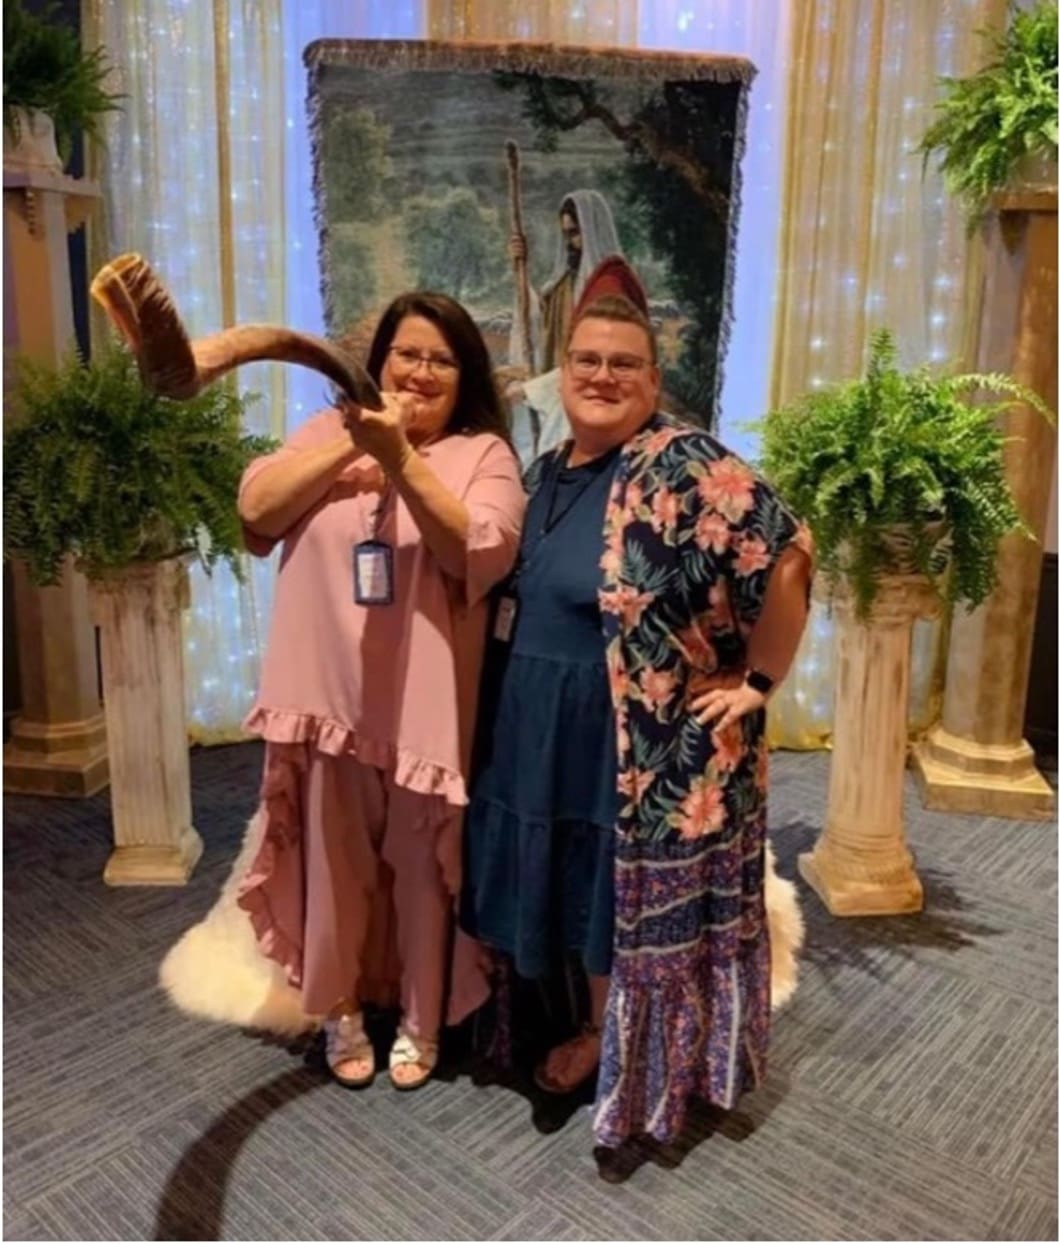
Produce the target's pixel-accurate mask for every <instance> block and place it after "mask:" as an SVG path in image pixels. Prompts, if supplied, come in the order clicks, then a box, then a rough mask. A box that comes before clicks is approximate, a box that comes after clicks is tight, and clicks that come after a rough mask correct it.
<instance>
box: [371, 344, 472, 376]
mask: <svg viewBox="0 0 1060 1244" xmlns="http://www.w3.org/2000/svg"><path fill="white" fill-rule="evenodd" d="M387 353H388V354H390V356H391V357H392V358H393V360H394V363H395V364H396V365H397V366H398V367H399V368H400V369H401V370H402V371H407V372H413V371H415V370H416V368H417V367H419V365H420V364H421V363H422V364H423V365H424V367H426V368H427V370H428V371H429V372H430V373H431V374H432V375H434V376H437V377H438V378H439V380H449V379H451V378H452V377H453V376H455V375H456V373H457V372H458V371H459V370H460V364H459V363H458V362H457V361H456V359H454V358H450V357H449V355H448V354H425V353H424V352H423V351H421V350H413V349H411V348H410V347H409V346H391V347H390V349H389V350H388V351H387Z"/></svg>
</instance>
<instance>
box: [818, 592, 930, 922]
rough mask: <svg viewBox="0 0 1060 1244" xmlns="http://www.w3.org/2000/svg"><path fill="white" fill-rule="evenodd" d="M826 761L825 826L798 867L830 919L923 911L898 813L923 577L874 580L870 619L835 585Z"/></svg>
mask: <svg viewBox="0 0 1060 1244" xmlns="http://www.w3.org/2000/svg"><path fill="white" fill-rule="evenodd" d="M833 608H834V610H835V617H836V642H837V664H836V692H835V697H836V698H835V727H834V731H833V745H832V766H831V773H830V777H829V785H828V811H827V815H826V820H825V827H824V831H823V833H822V834H821V837H820V838H819V839H818V841H817V844H816V846H815V847H814V849H813V851H811V852H807V853H806V854H804V855H800V856H799V872H800V873H801V874H802V876H803V877H804V878H805V880H806V881H808V882H809V884H810V885H811V886H812V887H813V888H814V890H816V892H817V894H818V896H819V897H820V899H821V901H822V902H823V903H824V905H825V906H826V907H827V908H828V910H829V911H830V912H831V913H832V915H833V916H889V915H898V914H900V913H902V912H910V911H920V909H921V908H922V907H923V905H924V892H923V888H922V886H921V884H920V878H919V877H918V876H917V874H916V869H915V868H914V866H913V857H912V855H911V854H910V851H909V848H908V847H907V846H906V841H905V828H904V822H903V816H902V796H903V789H904V777H905V761H906V746H907V727H906V718H907V714H908V701H909V667H910V656H911V645H912V637H913V622H914V621H915V620H916V619H917V618H918V617H930V616H932V615H934V614H935V613H937V612H938V609H939V603H938V597H937V596H936V594H935V591H934V589H933V587H932V585H931V582H930V580H928V579H926V578H923V577H922V576H919V575H894V576H887V577H884V578H883V579H881V581H880V587H879V593H878V595H877V597H876V600H875V601H874V603H873V607H872V613H871V615H870V617H869V619H868V620H867V621H859V619H858V618H857V616H856V615H855V612H854V601H853V599H852V597H851V595H850V593H849V589H848V588H847V586H846V585H845V584H843V583H840V584H839V585H838V587H837V589H836V596H835V598H834V600H833Z"/></svg>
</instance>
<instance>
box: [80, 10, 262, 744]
mask: <svg viewBox="0 0 1060 1244" xmlns="http://www.w3.org/2000/svg"><path fill="white" fill-rule="evenodd" d="M280 9H281V4H280V0H260V2H259V3H256V4H253V5H251V4H241V3H238V0H232V3H228V0H214V2H213V3H204V4H193V5H192V4H186V3H183V2H182V0H90V2H89V3H88V4H87V5H86V11H85V17H86V19H87V20H86V33H87V34H88V35H89V36H90V37H91V38H93V39H94V41H95V42H98V43H101V44H103V46H104V47H105V48H106V49H107V54H108V58H109V59H110V61H111V63H112V64H113V65H114V66H115V71H116V78H117V85H118V88H119V89H120V90H121V91H122V92H123V93H124V94H125V96H126V98H125V99H124V100H123V101H122V110H121V112H119V113H116V114H113V115H112V117H111V118H110V120H109V123H108V126H107V144H106V149H105V152H104V154H103V157H102V161H103V163H102V168H101V169H100V170H99V176H100V180H101V182H102V186H103V192H104V211H103V221H102V228H95V229H94V230H93V231H92V234H91V238H90V260H91V263H92V266H93V268H95V267H97V266H98V265H99V264H100V263H102V262H103V261H104V260H105V259H106V258H107V257H109V256H112V255H114V254H117V253H119V252H122V251H138V252H140V254H142V255H144V257H145V258H147V259H148V260H149V261H150V262H151V263H152V264H153V265H154V266H155V268H156V269H157V271H158V272H159V274H160V275H161V277H162V278H163V280H164V281H165V283H166V285H167V286H168V288H169V290H170V292H171V293H172V295H173V297H174V300H175V302H176V305H177V307H178V308H179V309H180V311H181V313H182V315H183V317H184V320H185V323H186V326H187V328H188V331H189V333H190V334H191V336H192V337H193V338H194V337H197V336H200V335H204V334H207V333H211V332H215V331H217V330H218V329H220V328H222V327H227V326H228V325H230V324H234V323H239V322H254V321H256V322H263V321H264V322H270V321H271V322H273V323H276V322H281V321H282V320H283V315H284V212H283V188H284V159H283V144H282V142H281V141H279V139H280V136H281V135H282V133H283V117H284V112H283V91H282V66H283V60H282V48H281V25H280V20H281V12H280ZM95 323H96V324H98V320H97V321H96V322H95ZM94 327H95V324H94ZM236 383H238V385H239V387H240V388H241V389H242V390H243V391H245V392H253V393H257V394H260V398H259V400H258V401H257V402H256V403H255V404H254V405H253V406H252V407H251V408H250V410H249V412H248V418H247V423H248V426H249V428H251V429H252V430H254V431H256V432H265V433H270V434H272V435H274V436H280V435H282V434H283V430H284V409H285V404H286V401H285V376H284V371H283V369H282V368H281V367H280V366H278V365H275V364H258V365H256V366H254V367H247V368H243V369H241V370H240V372H239V373H238V376H237V377H236ZM244 574H245V579H244V582H242V583H240V582H239V580H238V579H237V578H236V577H235V575H233V574H232V572H231V571H230V570H229V569H228V568H227V567H225V566H219V567H217V568H216V569H215V570H214V572H213V575H212V576H207V575H206V574H205V573H204V572H203V571H202V569H201V568H200V567H199V566H198V565H195V566H193V567H192V569H191V608H190V609H189V610H187V611H186V613H185V614H184V640H185V688H186V695H187V714H188V727H189V733H190V735H191V738H192V739H193V740H194V741H199V742H220V741H224V740H226V739H229V738H237V737H239V722H240V720H241V718H242V716H243V714H244V713H245V712H246V709H247V708H248V707H249V704H250V701H251V698H252V697H253V694H254V689H255V687H256V685H257V680H258V671H259V660H260V654H261V648H262V641H263V638H264V633H265V627H266V626H267V618H268V613H269V609H270V607H271V599H272V583H273V579H274V577H275V576H274V571H273V568H272V567H271V565H269V564H268V563H262V562H257V561H254V560H253V559H250V558H245V559H244Z"/></svg>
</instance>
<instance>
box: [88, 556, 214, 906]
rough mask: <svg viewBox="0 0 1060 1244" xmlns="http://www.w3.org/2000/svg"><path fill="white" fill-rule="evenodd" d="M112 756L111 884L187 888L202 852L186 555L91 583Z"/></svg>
mask: <svg viewBox="0 0 1060 1244" xmlns="http://www.w3.org/2000/svg"><path fill="white" fill-rule="evenodd" d="M91 592H92V605H93V612H94V614H95V619H96V622H97V623H98V624H99V628H100V641H101V642H100V651H101V656H102V665H103V702H104V704H105V705H106V711H107V739H108V744H109V750H110V771H111V815H112V819H113V823H114V843H115V846H114V851H113V853H112V854H111V857H110V859H109V860H108V861H107V867H106V869H105V871H104V873H103V880H104V881H105V882H107V884H108V885H183V884H184V883H185V882H186V881H187V880H188V878H189V877H190V876H191V872H192V869H193V868H194V867H195V865H196V863H197V862H198V859H199V856H200V855H201V854H202V839H201V838H200V837H199V835H198V834H197V833H196V832H195V829H194V828H193V826H192V823H191V777H190V772H189V767H188V735H187V724H186V721H185V715H184V641H183V637H182V634H181V617H180V615H181V611H182V610H184V609H186V608H187V607H188V601H189V591H188V571H187V566H186V565H185V562H184V560H183V559H182V558H176V557H174V558H170V559H169V560H168V561H163V562H138V563H136V564H134V565H132V566H129V567H128V568H127V569H125V570H122V571H119V572H116V573H115V574H113V575H108V576H107V578H105V579H97V580H93V582H92V584H91Z"/></svg>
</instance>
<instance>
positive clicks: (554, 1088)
mask: <svg viewBox="0 0 1060 1244" xmlns="http://www.w3.org/2000/svg"><path fill="white" fill-rule="evenodd" d="M600 1035H601V1034H600V1029H599V1028H596V1027H594V1026H593V1025H592V1024H586V1025H584V1027H583V1028H582V1030H581V1032H579V1033H578V1035H577V1036H576V1037H571V1038H570V1040H569V1041H564V1042H563V1043H562V1044H561V1045H557V1046H556V1047H555V1049H552V1050H549V1052H548V1054H547V1055H546V1056H545V1057H544V1058H543V1059H542V1061H541V1062H540V1063H538V1065H537V1066H536V1067H535V1068H534V1083H535V1084H536V1085H537V1087H538V1088H539V1089H542V1090H543V1091H544V1092H546V1093H559V1094H566V1093H573V1092H574V1091H575V1090H576V1089H579V1088H581V1086H582V1085H583V1084H585V1083H586V1082H587V1081H588V1080H591V1079H592V1077H593V1076H594V1075H596V1073H597V1071H598V1070H599V1067H600V1057H599V1054H598V1055H597V1057H596V1061H595V1062H594V1063H593V1065H592V1067H590V1068H589V1070H588V1071H587V1072H586V1073H585V1075H583V1076H581V1077H580V1078H579V1079H577V1080H575V1081H573V1082H570V1081H567V1080H560V1079H557V1078H555V1077H554V1076H551V1075H549V1072H548V1060H549V1059H550V1058H551V1057H552V1055H553V1054H555V1053H556V1052H557V1051H558V1050H565V1049H568V1048H574V1047H577V1046H580V1045H581V1044H582V1043H583V1042H585V1041H587V1040H592V1041H596V1042H597V1043H599V1041H600Z"/></svg>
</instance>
